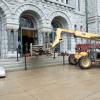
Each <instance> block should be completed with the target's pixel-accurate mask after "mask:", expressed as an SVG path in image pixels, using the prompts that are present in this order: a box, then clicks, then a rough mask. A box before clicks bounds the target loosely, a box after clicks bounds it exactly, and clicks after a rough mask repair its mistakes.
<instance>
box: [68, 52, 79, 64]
mask: <svg viewBox="0 0 100 100" xmlns="http://www.w3.org/2000/svg"><path fill="white" fill-rule="evenodd" d="M68 62H69V64H71V65H76V64H77V62H76V60H75V57H74V54H71V55H70V56H69V57H68Z"/></svg>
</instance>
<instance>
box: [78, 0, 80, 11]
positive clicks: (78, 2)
mask: <svg viewBox="0 0 100 100" xmlns="http://www.w3.org/2000/svg"><path fill="white" fill-rule="evenodd" d="M78 10H79V11H80V0H78Z"/></svg>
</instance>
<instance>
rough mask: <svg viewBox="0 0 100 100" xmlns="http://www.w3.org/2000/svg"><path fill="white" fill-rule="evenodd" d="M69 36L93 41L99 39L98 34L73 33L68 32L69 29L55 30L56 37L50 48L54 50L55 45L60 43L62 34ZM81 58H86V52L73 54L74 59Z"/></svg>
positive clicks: (73, 31) (72, 31)
mask: <svg viewBox="0 0 100 100" xmlns="http://www.w3.org/2000/svg"><path fill="white" fill-rule="evenodd" d="M63 32H64V33H66V34H70V35H72V36H74V37H80V38H86V39H94V40H99V41H100V39H97V37H100V34H95V33H87V32H81V31H75V30H70V29H61V28H57V30H56V37H55V40H54V42H53V43H52V48H55V47H56V45H57V44H58V43H59V42H61V41H62V37H61V34H62V33H63ZM83 56H88V52H76V53H75V59H79V58H80V57H83Z"/></svg>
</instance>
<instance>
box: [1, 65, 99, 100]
mask: <svg viewBox="0 0 100 100" xmlns="http://www.w3.org/2000/svg"><path fill="white" fill-rule="evenodd" d="M0 100H100V68H99V67H96V68H94V67H93V68H92V69H89V70H81V69H80V68H78V67H75V66H70V65H65V66H52V67H44V68H35V69H33V70H27V71H24V70H23V71H16V72H8V73H7V77H6V78H4V79H0Z"/></svg>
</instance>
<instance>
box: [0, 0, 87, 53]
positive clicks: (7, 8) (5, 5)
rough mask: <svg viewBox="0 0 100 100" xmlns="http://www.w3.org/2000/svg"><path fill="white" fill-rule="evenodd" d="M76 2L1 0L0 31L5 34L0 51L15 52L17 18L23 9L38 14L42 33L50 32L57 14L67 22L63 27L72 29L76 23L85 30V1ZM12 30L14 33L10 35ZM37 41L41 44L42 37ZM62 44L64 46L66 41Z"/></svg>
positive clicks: (78, 28) (17, 27)
mask: <svg viewBox="0 0 100 100" xmlns="http://www.w3.org/2000/svg"><path fill="white" fill-rule="evenodd" d="M77 3H79V1H78V0H76V2H75V0H69V2H68V4H66V2H65V1H61V0H59V2H58V1H57V0H1V1H0V8H1V9H2V10H3V12H4V18H3V19H4V30H3V32H2V33H4V34H5V35H4V37H2V40H3V41H4V42H2V44H0V45H1V47H2V52H1V53H2V54H3V55H7V54H8V55H9V52H10V54H11V53H12V54H13V53H15V52H14V51H16V48H17V45H18V41H17V39H18V29H19V19H20V16H21V14H22V13H23V12H24V11H32V12H35V15H36V17H38V16H39V17H38V19H37V20H38V21H37V22H36V24H37V29H38V31H39V32H40V33H42V34H43V33H45V32H50V30H51V28H52V26H51V22H52V20H53V19H54V18H55V17H57V16H61V18H62V19H65V20H66V22H67V24H65V23H63V26H64V28H69V29H74V28H75V27H74V26H75V25H77V30H80V27H81V26H82V28H83V31H85V14H84V11H85V5H84V3H85V2H84V0H81V2H80V4H77ZM79 5H80V9H78V6H79ZM66 25H67V26H66ZM12 31H13V32H14V33H13V36H12V37H11V33H12ZM40 35H41V34H40ZM41 36H43V35H41ZM41 36H40V37H39V38H41ZM9 37H11V38H9ZM0 39H1V38H0ZM66 39H67V38H66ZM39 42H40V44H42V43H43V38H42V39H41V40H40V41H39ZM4 44H5V45H4ZM8 45H9V46H8ZM64 45H65V46H66V45H67V43H65V44H64ZM73 45H74V44H73ZM3 46H4V47H3ZM10 46H11V47H10ZM9 47H10V49H9ZM5 48H6V49H5ZM11 48H12V49H11ZM71 48H73V46H72V47H71Z"/></svg>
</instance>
